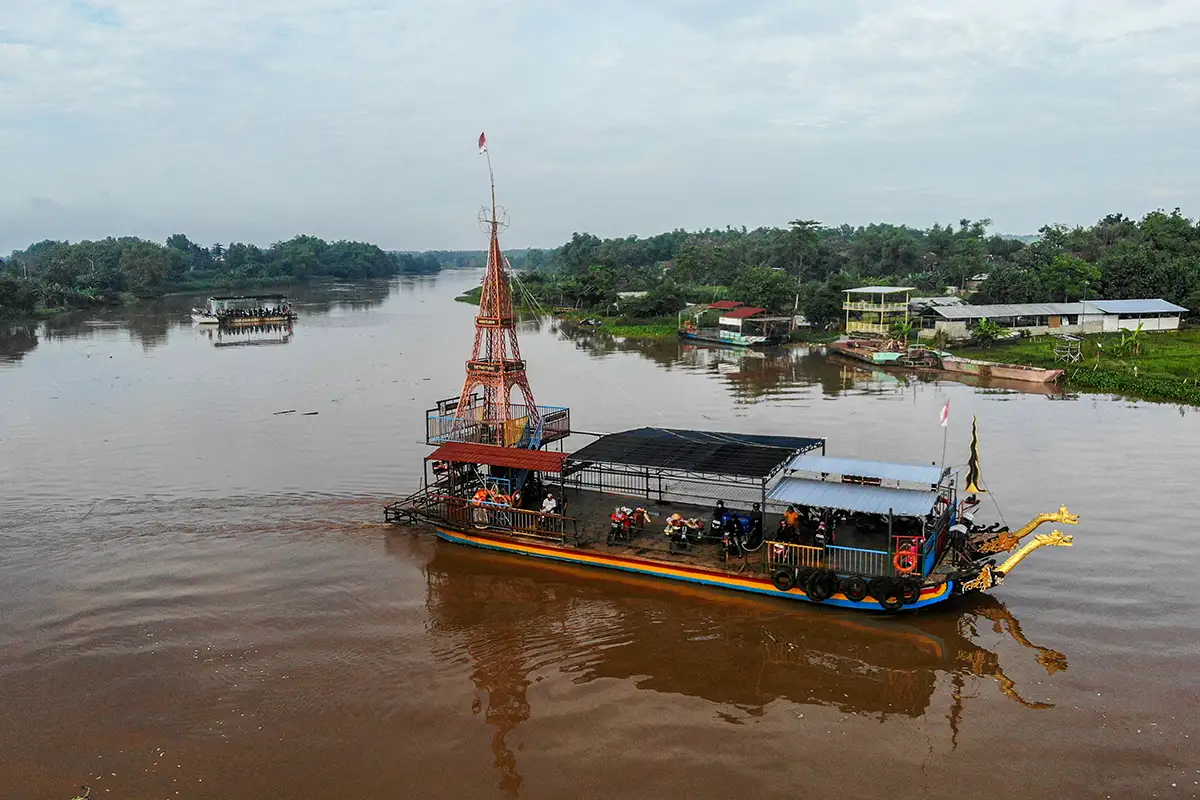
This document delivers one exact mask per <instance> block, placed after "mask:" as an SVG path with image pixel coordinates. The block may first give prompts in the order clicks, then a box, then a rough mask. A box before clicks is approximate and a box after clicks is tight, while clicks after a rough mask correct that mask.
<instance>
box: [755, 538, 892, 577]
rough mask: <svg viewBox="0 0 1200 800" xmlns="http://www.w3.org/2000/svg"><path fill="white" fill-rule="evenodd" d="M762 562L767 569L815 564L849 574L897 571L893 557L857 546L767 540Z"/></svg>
mask: <svg viewBox="0 0 1200 800" xmlns="http://www.w3.org/2000/svg"><path fill="white" fill-rule="evenodd" d="M763 552H764V555H763V566H764V569H765V570H766V571H767V572H773V571H775V570H777V569H779V568H781V567H792V568H796V569H802V568H804V567H817V568H819V569H830V570H833V571H834V572H839V573H844V574H849V575H882V576H887V577H891V576H893V575H895V574H896V569H895V567H894V566H893V565H892V557H891V556H890V555H889V554H888V553H886V552H884V551H883V550H863V549H861V548H857V547H841V546H838V545H829V546H828V547H813V546H811V545H807V544H787V543H785V542H767V543H766V544H765V545H763Z"/></svg>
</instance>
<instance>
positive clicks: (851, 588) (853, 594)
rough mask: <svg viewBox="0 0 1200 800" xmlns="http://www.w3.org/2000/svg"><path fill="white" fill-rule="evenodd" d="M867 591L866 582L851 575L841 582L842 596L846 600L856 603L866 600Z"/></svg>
mask: <svg viewBox="0 0 1200 800" xmlns="http://www.w3.org/2000/svg"><path fill="white" fill-rule="evenodd" d="M867 591H868V589H867V582H866V581H865V580H863V579H862V578H860V577H858V576H857V575H851V576H850V577H849V578H846V579H845V580H844V581H842V594H844V595H845V596H846V599H847V600H850V601H852V602H855V603H857V602H859V601H860V600H863V599H865V598H866V596H867Z"/></svg>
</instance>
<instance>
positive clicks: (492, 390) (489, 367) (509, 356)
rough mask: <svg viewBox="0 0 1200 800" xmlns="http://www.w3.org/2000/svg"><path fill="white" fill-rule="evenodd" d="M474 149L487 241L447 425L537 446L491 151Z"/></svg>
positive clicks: (536, 420)
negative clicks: (484, 173)
mask: <svg viewBox="0 0 1200 800" xmlns="http://www.w3.org/2000/svg"><path fill="white" fill-rule="evenodd" d="M481 141H482V137H481ZM480 149H481V151H482V152H483V153H484V154H485V155H487V156H488V176H489V178H491V183H492V205H491V209H490V213H488V210H487V209H485V210H484V212H483V213H482V214H481V217H480V219H481V221H482V222H483V223H484V224H486V225H487V227H488V230H489V231H490V238H491V241H490V242H489V244H488V257H487V273H486V274H485V276H484V279H483V293H482V295H481V296H480V298H479V313H478V314H477V315H476V317H475V346H474V347H473V348H472V350H471V358H470V360H469V361H467V378H466V380H465V381H464V382H463V388H462V393H461V394H460V395H459V398H458V407H457V410H456V411H455V421H454V426H453V430H454V431H455V432H466V431H468V430H472V429H476V426H479V428H478V429H482V430H483V431H485V432H486V433H485V437H486V439H487V440H488V441H487V443H488V444H496V445H501V446H505V447H535V448H536V447H538V446H539V437H538V436H537V435H536V432H537V431H538V430H539V428H540V423H541V419H540V415H539V412H538V408H537V405H536V404H535V403H534V399H533V391H532V390H531V389H530V388H529V379H528V377H526V375H525V361H524V359H522V358H521V348H520V345H519V344H518V343H517V328H516V318H515V317H514V316H513V305H512V290H511V288H510V286H509V281H508V274H507V273H506V271H505V263H506V261H507V259H505V258H504V254H503V253H502V252H501V250H500V226H501V222H500V220H499V218H498V217H497V207H496V181H495V178H494V177H492V163H491V155H490V154H488V153H487V151H486V149H485V148H484V147H483V146H482V144H481V147H480ZM515 388H520V390H521V401H522V402H520V403H516V404H514V402H513V389H515ZM477 391H479V392H481V395H482V406H480V405H473V404H472V395H473V394H475V393H476V392H477ZM480 423H482V425H481V424H480Z"/></svg>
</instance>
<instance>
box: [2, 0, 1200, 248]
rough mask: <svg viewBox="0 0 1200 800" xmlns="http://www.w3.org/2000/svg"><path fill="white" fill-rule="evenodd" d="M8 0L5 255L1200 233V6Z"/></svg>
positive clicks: (819, 0) (914, 0)
mask: <svg viewBox="0 0 1200 800" xmlns="http://www.w3.org/2000/svg"><path fill="white" fill-rule="evenodd" d="M0 5H2V6H3V11H2V12H0V253H7V252H8V251H10V250H12V249H14V248H21V247H24V246H26V245H28V244H29V243H31V242H34V241H39V240H41V239H46V238H52V239H67V240H70V241H77V240H81V239H87V238H100V237H104V236H108V235H117V236H119V235H133V236H142V237H146V238H150V239H155V240H158V241H162V240H164V239H165V238H166V237H167V236H168V235H170V234H172V233H177V232H179V233H186V234H187V235H189V236H190V237H191V238H192V239H194V240H196V241H199V242H201V243H205V244H209V243H213V242H218V241H219V242H225V243H228V242H230V241H244V242H254V243H257V244H260V245H264V246H265V245H269V244H270V243H271V242H274V241H278V240H282V239H287V238H290V237H291V236H293V235H295V234H299V233H308V234H313V235H317V236H321V237H323V238H325V239H329V240H336V239H352V240H361V241H370V242H375V243H377V244H379V245H381V246H383V247H385V248H387V249H403V250H424V249H481V248H483V247H484V246H486V239H485V235H484V234H483V233H482V232H481V231H480V229H479V226H478V224H477V221H476V217H477V214H478V212H479V208H480V205H481V204H483V203H484V202H485V201H486V200H487V197H488V184H487V164H486V162H485V159H484V158H483V157H482V156H480V155H479V154H478V150H477V148H476V140H477V138H478V136H479V133H480V131H486V132H487V137H488V143H489V151H490V155H491V157H492V163H493V166H494V168H495V173H496V181H497V191H498V194H499V201H500V203H501V205H503V206H505V207H506V209H507V211H508V214H509V218H510V220H511V227H510V228H509V229H508V230H507V231H506V232H505V233H504V234H503V237H502V243H503V244H504V246H506V247H508V248H517V247H527V246H534V247H553V246H557V245H559V244H561V243H563V242H564V241H566V240H567V239H569V238H570V236H571V234H572V233H573V232H575V231H581V232H582V231H587V232H591V233H595V234H597V235H599V236H628V235H638V236H643V237H644V236H649V235H653V234H655V233H659V232H662V231H665V230H671V229H675V228H686V229H689V230H692V229H700V228H706V227H713V228H724V227H726V226H730V225H731V226H735V227H741V226H743V225H744V226H747V227H749V228H754V227H758V226H761V225H786V223H787V222H788V221H789V220H792V219H796V218H804V219H815V220H818V221H820V222H822V223H823V224H826V225H840V224H842V223H850V224H853V225H858V224H868V223H871V222H892V223H903V224H910V225H916V226H920V227H926V226H929V225H931V224H933V223H935V222H940V223H943V224H944V223H947V222H955V223H957V221H958V220H959V219H961V218H968V219H981V218H988V219H991V220H993V223H994V224H993V228H992V229H993V231H996V232H1005V233H1032V232H1035V231H1036V230H1037V229H1038V228H1039V227H1041V226H1042V225H1044V224H1047V223H1053V222H1060V223H1066V224H1071V225H1073V224H1090V223H1092V222H1094V221H1096V220H1097V219H1099V218H1100V217H1102V216H1104V215H1106V214H1109V213H1118V212H1119V213H1124V214H1127V215H1129V216H1131V217H1135V218H1136V217H1140V216H1142V215H1143V214H1145V213H1147V212H1148V211H1152V210H1154V209H1157V208H1164V209H1167V210H1170V209H1173V208H1175V207H1179V208H1181V210H1182V211H1183V213H1184V214H1186V215H1188V216H1191V217H1195V216H1197V215H1200V135H1198V133H1197V132H1198V131H1200V48H1198V47H1197V46H1196V42H1200V2H1196V0H1139V1H1138V2H1132V0H1131V1H1128V2H1127V1H1126V0H1090V1H1089V2H1065V1H1060V0H998V1H993V0H969V1H968V2H963V0H897V1H896V2H890V1H885V0H840V2H838V3H831V2H827V0H812V1H811V2H810V1H809V0H739V2H729V0H720V2H718V0H687V1H686V2H685V0H628V1H625V0H592V2H589V3H586V4H583V3H579V4H574V3H572V4H568V3H562V2H552V1H551V0H473V1H472V2H468V1H467V0H286V1H285V0H110V1H109V2H102V1H101V0H97V1H96V2H87V1H85V0H0Z"/></svg>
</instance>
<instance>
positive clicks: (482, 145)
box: [479, 133, 487, 155]
mask: <svg viewBox="0 0 1200 800" xmlns="http://www.w3.org/2000/svg"><path fill="white" fill-rule="evenodd" d="M486 152H487V137H486V136H484V135H483V134H482V133H481V134H479V155H483V154H484V153H486Z"/></svg>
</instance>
